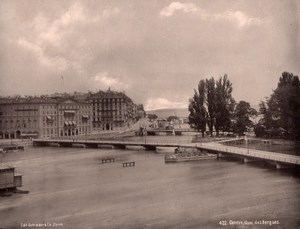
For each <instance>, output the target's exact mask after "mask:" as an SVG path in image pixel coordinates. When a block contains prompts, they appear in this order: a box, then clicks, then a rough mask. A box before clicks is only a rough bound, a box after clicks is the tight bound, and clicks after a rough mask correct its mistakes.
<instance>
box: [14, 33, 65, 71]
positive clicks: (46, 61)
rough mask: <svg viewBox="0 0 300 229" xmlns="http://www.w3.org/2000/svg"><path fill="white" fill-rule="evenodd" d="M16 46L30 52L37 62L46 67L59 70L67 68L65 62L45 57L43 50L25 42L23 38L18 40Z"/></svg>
mask: <svg viewBox="0 0 300 229" xmlns="http://www.w3.org/2000/svg"><path fill="white" fill-rule="evenodd" d="M18 45H19V46H21V47H23V48H24V49H26V50H28V51H29V52H31V53H32V54H33V55H34V56H35V57H36V58H37V59H38V61H39V62H40V63H41V64H42V65H44V66H46V67H55V68H57V69H59V70H64V69H65V68H66V66H67V61H66V60H65V59H64V58H62V57H59V56H56V57H55V58H51V57H47V56H46V55H45V54H44V50H43V49H42V48H41V47H40V46H39V45H37V44H34V43H31V42H29V41H27V40H26V39H25V38H20V39H19V40H18Z"/></svg>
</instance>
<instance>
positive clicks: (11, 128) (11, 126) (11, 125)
mask: <svg viewBox="0 0 300 229" xmlns="http://www.w3.org/2000/svg"><path fill="white" fill-rule="evenodd" d="M11 109H12V108H11ZM12 121H13V120H12V110H11V111H10V134H9V137H10V144H11V145H12V136H11V133H12V130H13V123H12Z"/></svg>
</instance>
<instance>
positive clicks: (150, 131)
mask: <svg viewBox="0 0 300 229" xmlns="http://www.w3.org/2000/svg"><path fill="white" fill-rule="evenodd" d="M146 131H147V135H157V134H158V133H166V134H169V135H182V133H187V132H189V133H191V132H196V133H199V131H197V130H193V129H181V128H176V129H147V130H146Z"/></svg>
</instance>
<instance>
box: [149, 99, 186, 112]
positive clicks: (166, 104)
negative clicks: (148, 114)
mask: <svg viewBox="0 0 300 229" xmlns="http://www.w3.org/2000/svg"><path fill="white" fill-rule="evenodd" d="M164 108H187V102H178V101H170V100H168V99H166V98H161V97H158V98H149V99H148V100H147V102H146V106H145V109H146V110H156V109H164Z"/></svg>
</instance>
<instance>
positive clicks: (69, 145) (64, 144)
mask: <svg viewBox="0 0 300 229" xmlns="http://www.w3.org/2000/svg"><path fill="white" fill-rule="evenodd" d="M72 146H73V144H72V143H70V142H61V143H59V147H72Z"/></svg>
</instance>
